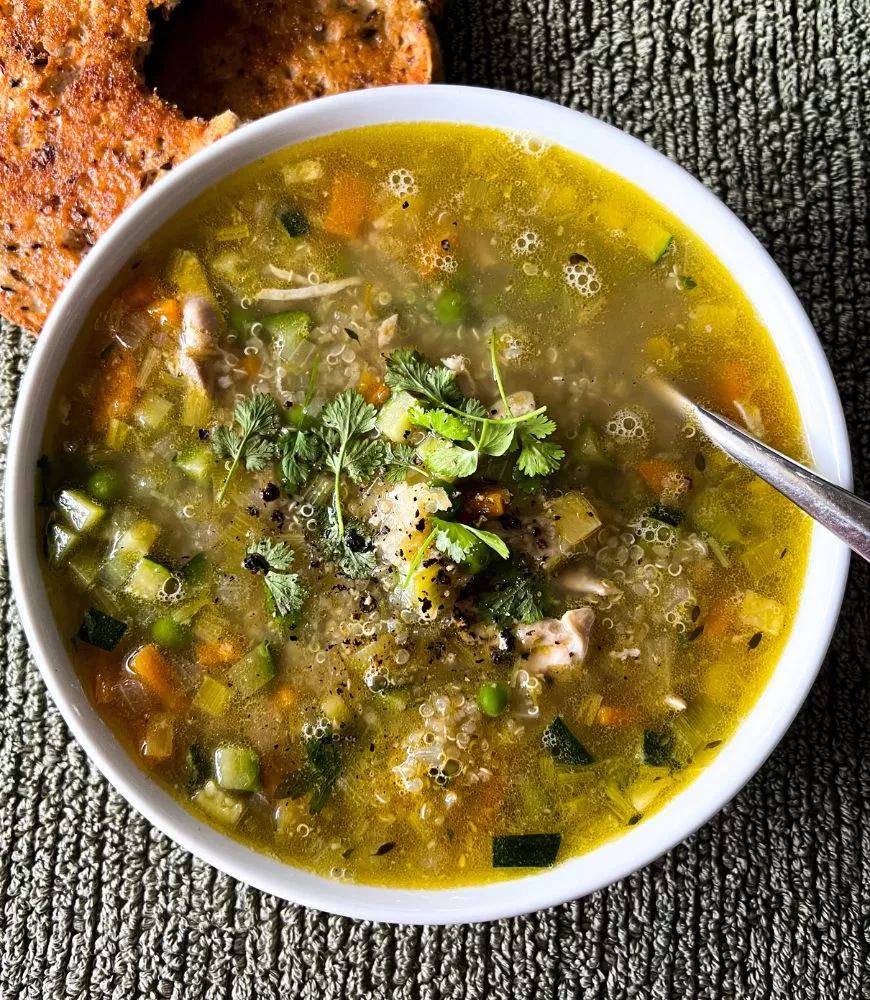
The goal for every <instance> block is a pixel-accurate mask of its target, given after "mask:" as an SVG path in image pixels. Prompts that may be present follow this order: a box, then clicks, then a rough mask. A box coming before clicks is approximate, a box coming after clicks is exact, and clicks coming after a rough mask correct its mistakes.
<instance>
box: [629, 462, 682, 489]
mask: <svg viewBox="0 0 870 1000" xmlns="http://www.w3.org/2000/svg"><path fill="white" fill-rule="evenodd" d="M637 471H638V472H639V473H640V474H641V475H642V476H643V478H644V480H645V481H646V484H647V486H649V488H650V489H651V490H652V491H653V493H658V494H661V493H663V492H664V489H665V484H666V482H667V480H668V479H671V478H672V477H675V476H678V475H679V474H680V470H679V467H678V466H677V463H676V462H668V461H666V460H665V459H661V458H650V459H647V460H646V461H643V462H638V463H637Z"/></svg>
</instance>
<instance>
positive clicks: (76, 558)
mask: <svg viewBox="0 0 870 1000" xmlns="http://www.w3.org/2000/svg"><path fill="white" fill-rule="evenodd" d="M67 566H68V567H69V571H70V573H71V574H72V578H73V581H74V582H75V585H76V586H77V587H78V588H79V589H80V590H90V589H91V587H93V585H94V584H95V583H96V581H97V574H98V573H99V571H100V556H99V553H98V552H97V550H96V549H92V548H90V547H87V548H84V549H79V550H78V552H74V553H73V554H72V555H71V556H70V559H69V562H68V563H67Z"/></svg>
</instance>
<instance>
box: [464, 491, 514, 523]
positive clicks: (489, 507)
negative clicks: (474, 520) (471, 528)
mask: <svg viewBox="0 0 870 1000" xmlns="http://www.w3.org/2000/svg"><path fill="white" fill-rule="evenodd" d="M510 498H511V495H510V493H509V492H508V491H507V490H506V489H505V488H504V487H503V486H489V487H487V488H486V489H484V490H476V491H475V492H474V493H471V494H469V495H468V496H466V497H465V499H464V500H463V504H462V506H463V509H464V510H465V513H466V514H468V516H469V517H481V516H483V517H490V518H492V517H501V516H502V514H504V512H505V511H506V510H507V505H508V503H509V502H510Z"/></svg>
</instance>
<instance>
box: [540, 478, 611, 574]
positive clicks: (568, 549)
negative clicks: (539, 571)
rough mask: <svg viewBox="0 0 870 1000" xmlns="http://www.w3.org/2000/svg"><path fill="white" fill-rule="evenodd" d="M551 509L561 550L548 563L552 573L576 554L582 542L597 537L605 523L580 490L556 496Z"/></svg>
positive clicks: (547, 566)
mask: <svg viewBox="0 0 870 1000" xmlns="http://www.w3.org/2000/svg"><path fill="white" fill-rule="evenodd" d="M548 507H549V512H550V516H551V517H552V518H553V528H554V531H555V536H556V546H557V551H556V552H554V553H553V555H551V556H550V558H549V559H547V561H546V562H545V563H544V569H545V570H548V571H549V570H551V569H554V568H555V567H556V566H558V565H559V564H560V563H562V562H564V561H565V559H567V558H568V557H569V556H571V555H573V554H574V553H575V552H576V551H577V549H578V547H579V546H580V544H581V543H582V542H584V541H585V540H586V539H587V538H590V537H591V536H592V535H594V534H595V532H596V531H598V529H599V528H600V527H601V521H600V520H599V518H598V513H597V512H596V510H595V508H594V507H593V506H592V504H591V503H590V502H589V501H588V500H587V499H586V497H585V496H584V495H583V494H582V493H581V492H580V490H572V491H571V492H569V493H565V494H564V495H563V496H560V497H556V498H555V499H554V500H551V501H550V502H549V504H548Z"/></svg>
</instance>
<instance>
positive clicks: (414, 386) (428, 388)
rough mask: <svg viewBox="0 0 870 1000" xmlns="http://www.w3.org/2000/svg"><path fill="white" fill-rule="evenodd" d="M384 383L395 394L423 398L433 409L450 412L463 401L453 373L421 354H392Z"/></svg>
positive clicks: (398, 352)
mask: <svg viewBox="0 0 870 1000" xmlns="http://www.w3.org/2000/svg"><path fill="white" fill-rule="evenodd" d="M384 381H385V382H386V383H387V385H388V386H389V387H390V388H391V389H393V390H394V391H396V392H399V391H402V390H404V391H405V392H410V393H413V394H414V395H415V396H422V397H423V398H424V399H425V400H427V402H429V403H431V404H432V405H433V406H440V407H445V408H446V409H450V408H451V407H455V406H459V405H460V404H461V403H462V401H463V395H462V390H461V389H460V388H459V386H458V385H457V384H456V376H455V375H454V374H453V372H452V371H450V369H449V368H445V367H444V366H443V365H434V364H433V363H432V362H431V361H430V360H429V359H428V358H427V357H425V356H424V355H422V354H420V352H419V351H409V350H405V349H401V350H398V351H393V353H392V354H390V355H389V357H388V358H387V371H386V375H385V376H384Z"/></svg>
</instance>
